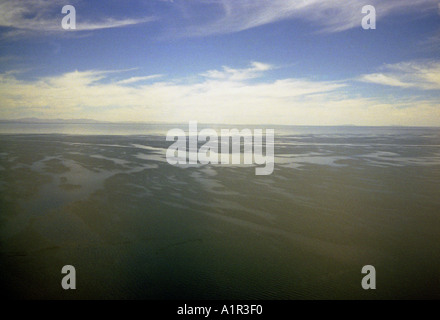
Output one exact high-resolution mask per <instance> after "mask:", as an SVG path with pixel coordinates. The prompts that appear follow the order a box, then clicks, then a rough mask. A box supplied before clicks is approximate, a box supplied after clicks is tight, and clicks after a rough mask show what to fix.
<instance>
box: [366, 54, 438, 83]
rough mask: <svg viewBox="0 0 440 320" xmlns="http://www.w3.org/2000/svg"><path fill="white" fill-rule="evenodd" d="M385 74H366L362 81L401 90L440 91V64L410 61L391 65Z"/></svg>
mask: <svg viewBox="0 0 440 320" xmlns="http://www.w3.org/2000/svg"><path fill="white" fill-rule="evenodd" d="M383 70H384V71H383V72H380V73H372V74H366V75H363V76H361V77H360V80H361V81H364V82H370V83H376V84H381V85H386V86H393V87H401V88H417V89H422V90H440V62H437V61H410V62H402V63H397V64H390V65H386V66H384V67H383Z"/></svg>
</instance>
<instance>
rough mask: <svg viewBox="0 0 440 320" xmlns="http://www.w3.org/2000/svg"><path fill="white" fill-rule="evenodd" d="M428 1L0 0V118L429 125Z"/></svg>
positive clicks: (435, 14)
mask: <svg viewBox="0 0 440 320" xmlns="http://www.w3.org/2000/svg"><path fill="white" fill-rule="evenodd" d="M439 3H440V2H439V1H438V0H383V1H379V0H369V1H364V0H358V1H348V0H333V1H330V0H320V1H318V0H308V1H302V0H174V1H165V0H148V1H146V0H145V1H140V0H137V1H116V0H112V1H109V0H101V1H84V0H80V1H74V0H70V1H64V0H55V1H44V0H22V1H13V0H3V1H1V2H0V39H1V40H0V41H1V42H0V118H3V119H15V118H22V117H39V118H90V119H97V120H109V121H161V122H186V121H189V120H197V121H199V122H217V123H218V122H220V123H221V122H225V123H242V124H246V123H249V124H299V125H342V124H356V125H428V126H439V125H440V55H439V52H440V5H439ZM66 4H70V5H73V6H75V8H76V27H77V29H76V30H64V29H63V28H62V27H61V20H62V18H63V16H64V15H63V14H62V13H61V9H62V7H63V6H64V5H66ZM367 4H369V5H373V6H375V8H376V13H377V28H376V29H375V30H364V29H362V27H361V21H362V18H363V16H364V14H362V12H361V10H362V7H363V6H364V5H367Z"/></svg>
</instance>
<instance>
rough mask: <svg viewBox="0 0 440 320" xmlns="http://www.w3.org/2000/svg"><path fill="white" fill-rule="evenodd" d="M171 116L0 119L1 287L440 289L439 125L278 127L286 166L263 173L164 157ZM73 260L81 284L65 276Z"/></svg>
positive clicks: (282, 293) (138, 292) (348, 294)
mask: <svg viewBox="0 0 440 320" xmlns="http://www.w3.org/2000/svg"><path fill="white" fill-rule="evenodd" d="M174 127H177V126H175V125H169V126H163V125H128V124H119V125H118V124H113V125H109V124H99V125H90V124H88V125H84V124H69V125H61V124H49V125H41V124H38V125H37V124H31V125H30V124H14V125H13V124H1V125H0V133H2V134H0V208H1V209H0V281H1V285H2V290H3V291H4V292H5V293H7V294H8V295H9V296H12V297H20V298H60V299H63V298H82V299H87V298H129V299H132V298H146V299H179V298H180V299H188V298H194V299H322V298H324V299H340V298H349V299H351V298H359V299H393V298H395V299H411V298H437V299H438V298H440V233H439V230H440V188H439V183H440V129H438V128H397V127H395V128H394V127H393V128H385V127H383V128H362V127H273V126H272V127H271V126H269V128H275V133H276V137H275V156H276V158H275V170H274V172H273V174H272V175H269V176H255V168H253V167H249V166H240V165H238V166H219V165H217V166H210V165H208V166H199V167H191V168H180V167H173V166H171V165H169V164H168V163H167V162H166V159H165V152H166V149H167V148H168V146H169V145H170V144H171V143H170V142H166V141H165V134H166V132H167V131H168V130H169V129H171V128H174ZM178 127H181V128H183V129H185V125H181V126H178ZM203 127H204V126H200V128H203ZM223 127H224V126H220V127H218V128H223ZM232 127H236V126H232ZM214 128H216V127H215V126H214ZM238 128H240V127H238ZM262 128H264V127H262ZM68 264H69V265H73V266H75V267H76V270H77V281H78V282H77V290H75V291H64V290H63V289H62V288H61V285H60V282H61V278H62V275H61V268H62V266H64V265H68ZM364 265H373V266H375V268H376V272H377V290H375V291H372V290H369V291H365V290H363V289H362V287H361V280H362V277H363V275H362V274H361V269H362V267H363V266H364Z"/></svg>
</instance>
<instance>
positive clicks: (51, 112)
mask: <svg viewBox="0 0 440 320" xmlns="http://www.w3.org/2000/svg"><path fill="white" fill-rule="evenodd" d="M271 68H273V66H271V65H269V64H265V63H261V62H253V63H251V64H250V66H248V67H247V68H231V67H223V68H222V69H220V70H210V71H207V72H204V73H202V74H201V75H199V76H198V80H197V81H195V82H194V81H193V82H191V83H185V82H184V81H182V80H181V79H175V80H168V81H164V80H162V79H157V80H156V81H151V80H154V79H155V78H158V77H157V75H146V76H143V77H127V78H126V79H123V80H117V81H116V80H114V81H112V80H111V79H109V78H110V77H109V75H110V74H112V75H115V74H116V71H96V70H90V71H75V72H70V73H65V74H62V75H59V76H53V77H44V78H40V79H37V80H33V81H25V80H19V79H17V78H16V74H15V73H4V74H2V75H0V105H1V106H2V108H1V109H0V118H6V119H13V118H21V117H41V118H89V119H96V120H107V121H162V122H187V121H189V120H197V121H199V122H211V123H231V124H239V123H243V124H299V125H301V124H303V125H304V124H305V125H341V124H357V125H440V108H438V101H435V100H429V99H416V98H412V99H406V100H405V99H403V98H400V99H395V100H393V101H392V102H389V103H386V102H383V101H380V100H378V99H375V98H372V97H359V96H358V95H353V94H350V90H351V89H352V88H351V87H350V86H349V84H348V83H344V82H335V81H312V80H308V79H301V78H286V79H278V80H274V81H268V80H265V78H264V73H265V72H268V71H270V70H271ZM121 74H122V73H121ZM142 80H150V81H149V82H148V83H142ZM160 80H162V81H160Z"/></svg>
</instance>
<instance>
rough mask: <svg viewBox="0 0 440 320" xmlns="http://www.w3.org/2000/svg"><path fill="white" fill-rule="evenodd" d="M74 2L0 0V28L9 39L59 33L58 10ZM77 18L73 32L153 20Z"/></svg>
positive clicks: (64, 0) (78, 14) (143, 18)
mask: <svg viewBox="0 0 440 320" xmlns="http://www.w3.org/2000/svg"><path fill="white" fill-rule="evenodd" d="M74 2H75V1H69V0H52V1H45V0H20V1H17V0H2V1H1V2H0V27H9V28H11V30H9V31H7V32H6V36H9V37H16V36H22V35H28V34H38V33H41V32H51V33H53V32H62V31H64V29H62V27H61V20H62V17H63V15H62V14H61V8H62V7H63V6H64V5H67V4H73V3H74ZM76 2H77V1H76ZM77 10H78V8H77ZM76 18H77V23H76V31H87V30H97V29H107V28H117V27H124V26H129V25H135V24H140V23H145V22H150V21H153V20H155V18H154V17H142V18H138V19H133V18H130V19H116V18H113V17H96V18H95V19H93V20H84V19H82V14H81V13H79V12H77V14H76Z"/></svg>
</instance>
